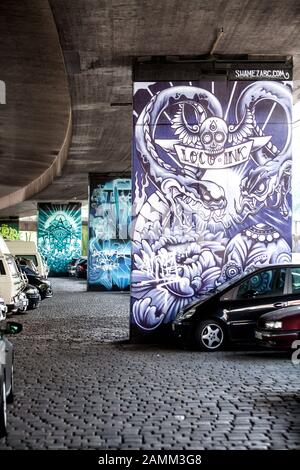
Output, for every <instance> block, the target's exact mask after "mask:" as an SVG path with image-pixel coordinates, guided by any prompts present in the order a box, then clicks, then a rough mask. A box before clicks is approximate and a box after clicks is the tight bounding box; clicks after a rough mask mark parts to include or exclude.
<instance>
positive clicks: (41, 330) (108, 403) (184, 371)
mask: <svg viewBox="0 0 300 470" xmlns="http://www.w3.org/2000/svg"><path fill="white" fill-rule="evenodd" d="M53 288H54V296H53V298H51V299H47V300H46V301H44V302H43V303H42V305H41V307H40V309H38V310H36V311H32V312H29V313H28V314H26V315H23V316H18V317H14V319H17V318H18V320H20V321H21V322H22V323H23V327H24V331H23V332H22V333H21V334H20V335H17V336H15V337H13V338H12V341H13V342H14V344H15V402H14V404H13V405H10V406H9V407H8V436H7V437H6V438H3V439H1V440H0V450H3V449H149V450H151V449H180V450H181V449H187V450H188V449H197V450H198V449H199V450H201V449H300V396H299V388H300V387H299V386H300V374H299V371H300V369H299V368H300V365H293V364H292V362H291V360H290V357H289V355H287V354H285V353H280V352H269V351H266V352H264V351H257V350H251V351H247V350H242V351H238V350H234V351H230V350H227V351H224V352H218V353H200V352H197V351H187V350H179V349H176V348H175V347H174V346H172V345H138V344H129V342H128V326H129V318H128V310H129V299H130V298H129V294H120V293H116V294H113V293H103V294H101V293H96V292H85V283H84V282H82V281H75V280H69V279H53Z"/></svg>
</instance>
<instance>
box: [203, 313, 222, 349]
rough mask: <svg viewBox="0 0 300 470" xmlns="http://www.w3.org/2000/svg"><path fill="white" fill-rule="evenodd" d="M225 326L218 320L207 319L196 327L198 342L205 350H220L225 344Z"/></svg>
mask: <svg viewBox="0 0 300 470" xmlns="http://www.w3.org/2000/svg"><path fill="white" fill-rule="evenodd" d="M225 338H226V335H225V328H224V326H223V325H222V324H221V323H220V322H218V321H216V320H205V321H202V322H201V323H199V324H198V327H197V329H196V344H197V346H198V347H199V348H200V349H202V350H204V351H209V352H212V351H218V350H219V349H221V348H222V347H223V346H224V344H225Z"/></svg>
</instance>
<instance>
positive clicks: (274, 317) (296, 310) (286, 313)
mask: <svg viewBox="0 0 300 470" xmlns="http://www.w3.org/2000/svg"><path fill="white" fill-rule="evenodd" d="M296 316H299V317H300V306H291V307H285V308H281V309H279V310H276V312H269V313H265V314H264V315H262V316H261V317H260V319H259V323H260V324H261V323H264V322H265V321H279V320H283V319H287V318H292V317H296Z"/></svg>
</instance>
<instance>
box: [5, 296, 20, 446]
mask: <svg viewBox="0 0 300 470" xmlns="http://www.w3.org/2000/svg"><path fill="white" fill-rule="evenodd" d="M6 312H7V307H6V305H5V304H4V301H3V299H1V298H0V437H3V436H5V435H6V425H7V415H6V404H7V403H12V402H13V399H14V365H13V345H12V343H11V342H10V341H8V339H7V338H6V337H5V335H6V334H16V333H19V332H20V331H21V330H22V325H21V324H20V323H16V322H6V323H5V319H6Z"/></svg>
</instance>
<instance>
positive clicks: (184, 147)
mask: <svg viewBox="0 0 300 470" xmlns="http://www.w3.org/2000/svg"><path fill="white" fill-rule="evenodd" d="M201 85H202V86H201V87H198V86H194V85H193V84H190V85H181V86H170V84H168V83H158V84H153V83H151V84H147V83H143V84H140V83H138V84H136V93H135V97H134V102H135V105H136V108H137V109H140V110H141V111H140V112H139V113H137V112H136V123H135V148H134V167H133V177H134V179H133V182H134V189H135V190H134V200H133V260H132V261H133V266H132V290H131V294H132V321H133V322H134V323H135V324H136V325H138V326H139V327H140V328H141V329H143V330H146V331H152V330H154V329H156V328H157V327H158V326H159V325H160V324H161V323H168V322H170V321H171V320H172V318H173V317H174V315H175V314H176V312H177V311H178V310H179V309H181V308H182V307H184V306H185V305H186V304H188V303H190V302H192V301H193V300H195V299H197V298H199V296H200V295H201V294H203V293H205V292H207V291H209V290H211V289H213V288H214V287H215V286H216V285H219V284H220V283H223V282H225V281H226V280H228V279H230V278H232V277H233V276H235V275H237V274H239V273H240V272H244V271H248V270H251V269H253V267H254V266H255V265H257V264H264V263H273V262H275V263H276V262H287V261H289V260H290V252H291V249H290V244H291V242H290V230H291V209H290V207H291V195H290V179H291V125H290V123H291V87H290V84H289V83H288V82H285V83H280V82H255V83H250V84H249V82H248V83H245V82H243V83H237V82H232V88H231V91H230V94H229V92H228V88H227V87H226V85H224V84H223V83H222V82H220V83H219V84H218V86H217V83H215V84H214V86H213V87H212V84H211V83H208V82H207V83H204V84H201ZM209 87H211V89H213V90H214V91H215V93H212V91H209ZM145 91H148V96H149V97H148V99H146V98H145V96H147V95H145Z"/></svg>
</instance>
